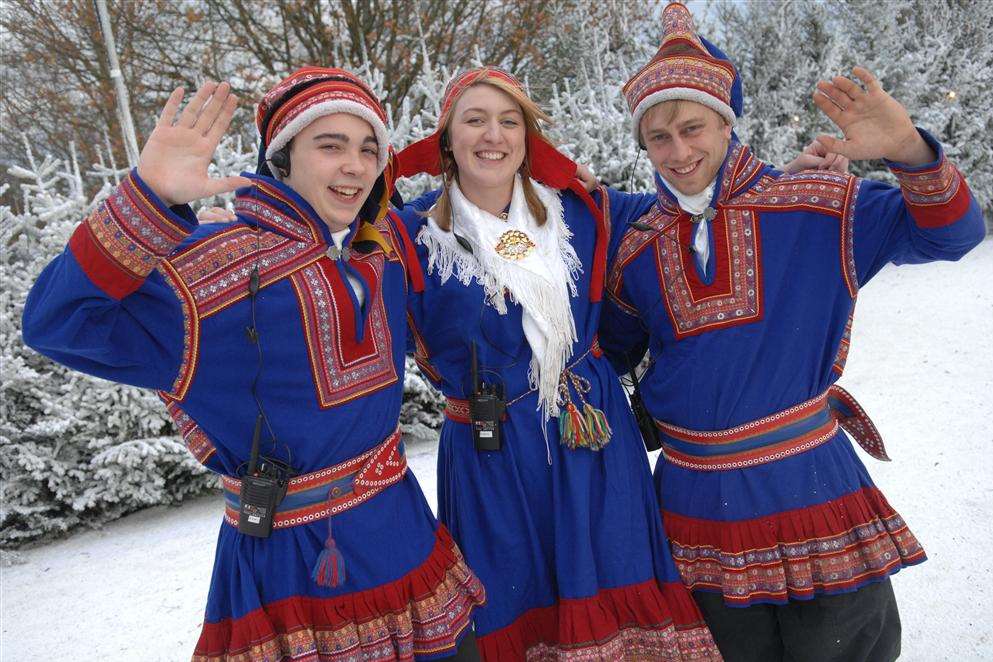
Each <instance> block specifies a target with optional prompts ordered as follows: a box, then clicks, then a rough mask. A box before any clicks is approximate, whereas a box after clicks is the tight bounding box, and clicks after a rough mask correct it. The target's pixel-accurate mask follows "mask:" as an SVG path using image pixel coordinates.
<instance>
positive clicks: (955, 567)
mask: <svg viewBox="0 0 993 662" xmlns="http://www.w3.org/2000/svg"><path fill="white" fill-rule="evenodd" d="M991 283H993V239H991V240H987V241H985V242H984V243H983V245H982V246H980V247H979V248H977V249H976V250H975V251H974V252H973V253H971V254H970V255H968V256H966V257H965V258H964V259H963V260H962V262H960V263H958V264H935V265H930V266H926V267H902V268H894V267H887V268H886V269H885V270H884V271H883V272H882V273H881V274H880V275H879V276H877V277H876V279H875V280H874V281H873V282H872V283H871V284H870V285H869V286H868V287H867V288H866V289H865V290H864V291H863V292H862V294H861V295H860V297H859V299H860V300H859V307H858V309H857V311H856V315H855V327H854V338H853V342H852V351H851V354H850V357H849V361H848V367H847V372H846V374H845V376H844V377H843V378H842V380H841V383H842V384H843V385H844V386H845V387H847V388H848V389H849V390H850V391H851V392H853V394H854V395H855V396H856V397H857V398H858V399H859V400H860V402H861V403H862V405H863V406H864V407H865V408H866V410H867V411H868V412H869V414H870V415H871V416H872V418H873V419H874V421H875V422H876V425H877V426H878V427H879V429H880V431H881V432H882V434H883V437H884V438H885V440H886V442H887V450H888V451H889V454H890V456H891V457H892V458H893V460H894V461H893V462H892V463H889V464H886V463H880V462H876V461H874V460H872V459H871V458H868V457H867V456H864V458H865V462H866V464H867V465H868V467H869V470H870V472H871V473H872V474H873V476H874V478H875V479H876V482H877V483H878V485H879V486H880V488H882V490H883V491H884V493H885V494H886V495H887V496H888V498H889V500H890V502H891V503H892V504H893V506H894V507H895V508H896V509H897V510H898V511H899V512H900V513H901V514H902V515H903V516H904V517H905V518H906V520H907V521H908V522H909V524H910V526H911V528H912V530H913V531H914V533H916V534H917V536H918V537H919V538H920V540H921V541H922V543H923V544H924V546H925V549H926V550H927V552H928V556H929V557H930V560H929V561H928V562H927V563H925V564H923V565H921V566H918V567H915V568H910V569H908V570H906V571H904V572H901V573H900V574H899V575H898V576H896V577H895V578H894V581H893V583H894V586H895V588H896V593H897V597H898V599H899V600H900V606H901V613H902V618H903V631H904V643H903V650H904V655H903V658H902V659H903V660H909V661H912V662H918V661H919V662H933V661H937V660H954V661H956V662H960V661H966V660H984V659H985V660H989V659H993V569H991V564H990V561H989V553H990V550H991V549H993V526H991V521H993V460H991V457H993V450H991V449H993V397H991V396H993V345H991V342H993V286H991ZM408 454H409V455H408V458H409V461H410V465H411V467H412V468H413V470H414V473H415V475H416V476H417V478H418V480H419V481H420V483H421V486H422V487H423V488H424V491H425V493H426V494H427V496H428V500H429V501H430V502H431V504H432V506H434V505H435V495H434V491H435V482H436V474H435V449H434V445H433V444H431V443H428V442H419V443H412V444H410V445H409V447H408ZM220 513H221V498H220V497H219V496H211V497H205V498H201V499H197V500H194V501H191V502H189V503H187V504H185V505H183V506H181V507H178V508H165V507H160V508H152V509H150V510H147V511H144V512H141V513H137V514H135V515H131V516H129V517H126V518H124V519H122V520H120V521H118V522H114V523H112V524H110V525H108V526H106V527H104V529H102V530H100V531H89V532H85V533H81V534H77V535H75V536H73V537H71V538H69V539H67V540H63V541H60V542H56V543H53V544H50V545H46V546H43V547H39V548H36V549H32V550H28V551H26V552H22V553H21V554H20V557H21V560H22V561H23V562H22V563H20V564H18V565H13V566H11V567H7V568H3V569H2V570H0V572H2V588H0V590H2V593H0V597H2V606H0V617H2V625H0V628H2V634H0V660H2V662H20V661H22V660H33V659H51V660H69V659H72V660H79V661H85V660H128V661H130V660H140V661H142V662H144V661H146V660H147V661H152V660H163V661H170V662H171V661H175V660H183V659H189V656H190V654H191V652H192V650H193V646H194V644H195V643H196V639H197V636H198V634H199V629H200V621H201V619H202V614H203V608H204V604H205V601H206V595H207V585H208V582H209V580H210V571H211V566H212V562H213V553H214V543H215V538H216V535H217V529H218V526H219V525H220Z"/></svg>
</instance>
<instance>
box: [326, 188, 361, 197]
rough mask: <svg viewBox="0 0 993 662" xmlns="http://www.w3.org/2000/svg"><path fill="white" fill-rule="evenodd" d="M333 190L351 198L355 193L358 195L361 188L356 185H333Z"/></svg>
mask: <svg viewBox="0 0 993 662" xmlns="http://www.w3.org/2000/svg"><path fill="white" fill-rule="evenodd" d="M331 190H332V191H334V192H335V193H338V194H340V195H343V196H345V197H348V198H350V197H352V196H353V195H356V194H357V193H358V192H359V190H360V189H358V188H356V187H354V186H332V187H331Z"/></svg>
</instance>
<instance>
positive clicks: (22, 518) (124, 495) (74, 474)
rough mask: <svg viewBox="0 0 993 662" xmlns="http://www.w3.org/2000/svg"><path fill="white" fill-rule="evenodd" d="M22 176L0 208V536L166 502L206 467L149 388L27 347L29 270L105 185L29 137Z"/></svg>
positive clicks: (188, 489) (32, 273)
mask: <svg viewBox="0 0 993 662" xmlns="http://www.w3.org/2000/svg"><path fill="white" fill-rule="evenodd" d="M25 156H26V159H27V167H24V168H14V169H12V171H11V174H12V175H13V176H15V177H18V178H19V179H20V180H21V190H22V192H23V194H24V200H23V203H24V212H23V213H21V214H13V213H12V212H11V211H10V209H9V208H6V207H2V208H0V246H2V247H3V253H2V258H0V282H2V283H3V290H2V293H0V502H2V506H0V546H4V547H9V546H13V545H17V544H20V543H23V542H27V541H31V540H36V539H39V538H45V537H51V536H53V535H58V534H62V533H64V532H66V531H69V530H71V529H73V528H76V527H78V526H80V525H91V526H92V525H98V524H100V523H103V522H106V521H109V520H111V519H114V518H117V517H120V516H121V515H124V514H126V513H129V512H132V511H134V510H137V509H139V508H143V507H146V506H150V505H155V504H160V503H175V502H177V501H179V500H181V499H182V498H184V497H186V496H188V495H191V494H198V493H201V492H203V491H204V490H205V489H208V487H210V486H214V485H215V484H216V479H212V478H210V477H209V475H208V474H207V472H206V471H205V470H203V469H202V467H201V466H200V465H199V464H198V463H197V461H196V460H194V459H193V457H192V456H191V455H190V454H189V453H188V452H187V451H186V447H185V446H184V445H183V443H182V441H181V440H179V439H178V438H177V437H175V436H173V429H172V424H171V422H170V421H169V418H168V416H167V414H166V412H165V409H164V408H163V407H162V405H161V402H160V401H159V400H158V398H157V397H156V396H155V395H154V394H153V393H151V392H149V391H142V390H139V389H134V388H130V387H126V386H121V385H119V384H113V383H111V382H107V381H104V380H99V379H94V378H91V377H87V376H85V375H81V374H79V373H75V372H72V371H70V370H68V369H66V368H63V367H62V366H59V365H57V364H55V363H52V362H51V361H49V360H48V359H46V358H45V357H43V356H40V355H38V354H36V353H35V352H33V351H31V350H29V349H27V348H26V347H25V346H24V344H23V343H22V341H21V313H22V311H23V308H24V299H25V297H26V295H27V292H28V289H29V288H30V287H31V284H32V283H33V282H34V279H35V278H36V277H37V275H38V273H39V272H40V271H41V269H42V268H43V267H44V266H45V264H46V263H47V262H48V261H49V260H51V258H52V257H53V256H54V255H55V254H57V253H58V252H59V251H61V250H62V249H63V247H64V246H65V244H66V241H68V238H69V235H70V234H71V233H72V230H73V229H74V228H75V226H76V224H77V223H78V221H79V220H80V219H81V218H83V217H84V216H85V215H86V214H87V212H88V211H90V210H91V209H92V207H93V206H94V205H95V204H97V202H99V201H100V200H102V199H103V198H104V197H105V196H106V195H107V193H108V192H109V191H110V190H111V188H112V186H113V183H114V176H115V174H117V175H119V173H115V172H114V171H113V170H112V169H109V168H98V169H97V170H96V171H95V173H94V174H95V175H96V176H98V177H101V178H103V180H104V186H103V188H102V190H101V192H100V193H99V194H98V195H97V196H96V198H95V199H94V200H93V201H88V200H86V199H85V197H84V196H83V194H82V191H83V185H82V177H81V175H80V172H79V169H78V167H77V166H76V164H75V163H72V164H65V163H61V162H57V161H54V160H52V159H49V158H46V159H44V160H43V161H42V162H41V163H38V162H37V161H36V160H35V158H34V156H33V154H32V153H31V150H30V148H28V149H27V150H26V154H25Z"/></svg>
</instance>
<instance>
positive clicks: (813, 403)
mask: <svg viewBox="0 0 993 662" xmlns="http://www.w3.org/2000/svg"><path fill="white" fill-rule="evenodd" d="M922 135H924V137H925V139H926V140H927V141H928V143H929V144H930V145H931V147H932V148H933V149H934V151H935V153H936V154H937V155H938V158H937V161H936V162H935V163H932V164H928V165H924V166H921V167H915V168H911V167H906V166H902V165H900V164H895V163H890V164H888V165H889V167H890V170H891V171H892V172H893V174H894V175H895V176H896V178H897V180H898V182H899V184H900V187H899V188H895V187H893V186H889V185H886V184H883V183H880V182H875V181H869V180H862V179H858V178H856V177H852V176H849V175H847V174H837V173H831V172H803V173H800V174H796V175H784V174H783V173H781V172H778V171H776V170H774V169H772V168H771V167H770V166H768V165H766V164H764V163H762V162H760V161H759V160H758V159H756V158H755V157H754V156H753V155H752V153H751V152H750V150H749V149H748V148H747V147H745V146H743V145H741V144H738V143H737V142H732V145H731V147H730V149H729V153H728V156H727V159H726V161H725V163H724V165H723V167H722V169H721V171H720V173H719V174H718V180H717V182H718V185H717V188H716V190H715V193H714V198H713V202H712V203H711V206H712V207H714V208H715V209H716V216H715V218H714V219H713V221H712V223H711V225H710V228H709V232H710V246H711V252H710V256H709V259H708V261H707V263H706V266H705V268H701V266H700V265H699V264H698V263H697V260H696V259H694V255H693V253H692V250H690V248H689V246H690V244H691V242H692V233H693V230H694V225H693V223H692V220H691V218H690V216H689V215H688V214H687V213H686V212H684V211H681V210H680V209H679V207H678V206H677V204H676V201H675V199H674V197H673V196H672V194H671V193H670V192H669V191H668V190H666V188H665V187H664V186H663V185H661V184H660V185H659V190H658V197H657V200H656V201H655V204H654V205H653V206H652V207H651V209H649V210H646V213H645V214H644V215H643V216H642V217H641V218H640V223H638V224H637V227H634V226H629V227H628V228H627V229H626V231H625V232H624V236H623V239H622V240H621V242H620V244H619V247H618V248H617V251H616V255H615V256H614V258H613V263H612V266H611V267H610V270H609V275H608V284H607V291H608V298H609V303H608V304H607V305H605V312H604V315H603V320H602V325H601V342H602V344H603V347H604V349H605V351H606V352H607V354H608V356H610V357H611V359H612V360H614V361H616V362H617V364H618V365H620V366H624V367H626V366H627V365H628V360H630V359H629V357H631V356H634V357H636V358H635V360H637V358H640V356H641V355H642V354H643V352H644V351H645V348H646V347H647V348H648V350H649V352H650V356H651V365H650V367H649V368H648V371H647V372H646V374H645V375H644V377H643V379H642V395H643V398H644V401H645V403H646V406H647V408H648V410H649V412H650V413H651V415H652V416H653V417H654V418H655V419H656V421H657V423H658V425H659V428H660V432H661V435H662V441H663V457H662V458H660V460H659V462H658V464H657V466H656V468H655V481H656V486H657V490H658V494H659V497H660V500H661V504H662V509H663V521H664V523H665V527H666V531H667V532H668V534H669V536H670V539H671V541H672V550H673V556H674V558H675V561H676V565H677V567H678V569H679V571H680V573H681V575H682V577H683V581H684V583H685V584H686V586H687V587H689V588H690V589H694V590H696V589H699V590H707V591H716V592H721V593H723V595H724V598H725V602H726V603H727V604H729V605H738V606H745V605H749V604H752V603H756V602H772V603H783V602H785V601H787V600H788V599H791V598H797V599H810V598H813V597H814V596H815V595H818V594H822V593H839V592H846V591H854V590H856V589H857V588H858V587H859V586H861V585H863V584H865V583H867V582H871V581H877V580H880V579H882V578H884V577H886V576H888V575H889V574H891V573H893V572H896V571H897V570H899V569H900V568H902V567H904V566H907V565H911V564H914V563H918V562H920V561H923V560H924V558H925V557H924V552H923V550H922V549H921V547H920V545H919V544H918V542H917V540H916V539H915V538H914V536H913V535H912V534H911V533H910V531H909V530H908V529H907V527H906V525H905V523H904V522H903V520H902V519H901V518H900V516H899V515H898V514H897V513H896V512H895V511H894V510H893V509H892V508H891V507H890V505H889V504H888V503H887V502H886V499H885V498H884V497H883V496H882V494H881V493H880V492H879V490H878V489H877V488H876V487H875V486H874V485H873V483H872V481H871V479H870V478H869V475H868V473H867V472H866V470H865V468H864V466H863V465H862V463H861V461H860V460H859V459H858V457H857V456H856V454H855V452H854V451H853V449H852V445H851V443H850V441H849V438H848V436H847V435H846V434H845V432H844V431H842V430H841V429H839V427H838V422H840V423H841V424H842V425H844V426H846V429H850V430H853V431H855V432H857V433H858V434H859V436H861V437H865V439H864V441H865V445H866V447H867V449H869V450H870V451H872V452H874V453H876V454H877V455H882V454H883V453H882V448H881V442H880V440H879V439H878V435H876V434H875V430H874V428H872V427H871V423H869V422H868V421H867V419H865V418H864V416H862V412H861V410H859V409H858V405H857V404H856V403H855V402H854V401H853V400H851V399H850V397H849V396H847V394H845V393H844V392H843V391H839V390H837V387H835V388H834V389H831V390H830V391H829V388H830V387H832V385H833V384H834V382H835V381H836V380H837V379H838V377H839V376H840V374H841V371H842V369H843V367H844V362H845V358H846V355H847V351H848V343H849V334H850V329H851V320H852V315H853V312H854V309H855V301H856V295H857V293H858V289H859V287H861V286H862V285H864V284H865V283H866V282H868V281H869V280H870V279H871V278H872V277H873V275H875V274H876V273H878V271H879V270H880V269H881V268H882V267H883V266H884V265H885V264H887V263H894V264H913V263H923V262H930V261H933V260H955V259H958V258H959V257H961V256H962V255H964V254H965V253H966V252H967V251H968V250H969V249H970V248H972V247H973V246H975V245H976V244H977V243H978V242H979V241H980V240H981V239H982V237H983V234H984V227H983V221H982V217H981V214H980V211H979V209H978V207H977V205H976V202H975V200H974V199H973V198H972V196H971V194H970V193H969V189H968V187H967V185H966V183H965V181H964V180H963V178H962V176H961V175H960V174H959V172H958V171H957V170H956V169H955V167H954V166H953V165H952V164H951V163H949V161H948V160H947V159H946V158H945V156H944V154H943V152H942V150H941V147H940V145H938V144H937V142H936V141H934V139H932V138H931V137H930V136H929V135H927V134H924V133H923V132H922ZM625 220H632V219H631V218H628V219H624V220H620V219H619V218H618V217H617V215H616V214H615V222H624V221H625Z"/></svg>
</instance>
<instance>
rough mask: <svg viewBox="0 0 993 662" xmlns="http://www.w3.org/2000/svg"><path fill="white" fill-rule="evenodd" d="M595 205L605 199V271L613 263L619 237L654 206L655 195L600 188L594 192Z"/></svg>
mask: <svg viewBox="0 0 993 662" xmlns="http://www.w3.org/2000/svg"><path fill="white" fill-rule="evenodd" d="M594 197H595V199H596V201H597V203H599V204H601V205H603V203H602V202H601V200H604V199H606V204H605V205H603V207H604V212H605V215H606V216H607V217H608V220H609V222H610V244H609V245H608V248H607V271H608V272H609V271H610V265H612V264H613V262H614V255H616V253H617V248H618V246H620V244H621V237H623V236H624V233H625V232H627V229H628V227H629V226H630V225H631V223H633V222H635V221H637V220H638V219H639V218H641V217H642V216H644V215H645V214H647V213H648V212H649V210H650V209H651V208H652V205H654V204H655V199H656V195H655V193H625V192H623V191H618V190H617V189H613V188H609V187H606V186H601V187H600V188H598V189H597V190H596V191H594Z"/></svg>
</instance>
